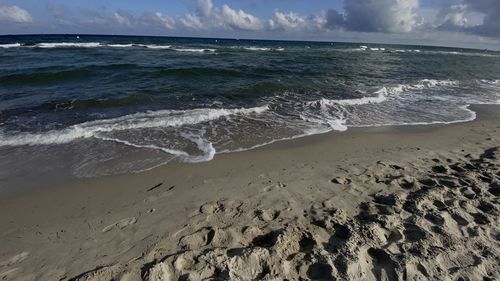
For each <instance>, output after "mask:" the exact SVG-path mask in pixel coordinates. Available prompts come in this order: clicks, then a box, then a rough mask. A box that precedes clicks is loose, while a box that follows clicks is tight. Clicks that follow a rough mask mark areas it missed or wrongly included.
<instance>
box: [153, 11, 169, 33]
mask: <svg viewBox="0 0 500 281" xmlns="http://www.w3.org/2000/svg"><path fill="white" fill-rule="evenodd" d="M151 19H152V20H153V21H155V22H157V23H159V24H161V25H163V27H165V28H166V29H175V20H174V19H173V18H172V17H170V16H167V15H163V14H162V13H160V12H156V13H154V14H153V15H152V17H151Z"/></svg>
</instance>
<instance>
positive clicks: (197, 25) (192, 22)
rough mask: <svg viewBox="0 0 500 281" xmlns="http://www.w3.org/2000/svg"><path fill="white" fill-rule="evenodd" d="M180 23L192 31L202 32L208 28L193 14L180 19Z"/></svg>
mask: <svg viewBox="0 0 500 281" xmlns="http://www.w3.org/2000/svg"><path fill="white" fill-rule="evenodd" d="M180 22H181V23H182V24H183V25H184V26H185V27H187V28H190V29H196V30H201V29H205V28H206V26H204V25H203V23H202V22H201V18H200V17H198V16H196V15H193V14H187V15H185V16H184V17H182V18H181V19H180Z"/></svg>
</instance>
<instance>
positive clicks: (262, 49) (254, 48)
mask: <svg viewBox="0 0 500 281" xmlns="http://www.w3.org/2000/svg"><path fill="white" fill-rule="evenodd" d="M243 49H244V50H247V51H271V50H272V49H271V48H266V47H243Z"/></svg>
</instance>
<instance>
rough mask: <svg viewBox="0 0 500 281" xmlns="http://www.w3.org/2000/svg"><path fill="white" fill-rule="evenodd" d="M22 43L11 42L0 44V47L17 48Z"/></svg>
mask: <svg viewBox="0 0 500 281" xmlns="http://www.w3.org/2000/svg"><path fill="white" fill-rule="evenodd" d="M21 46H22V45H21V44H19V43H12V44H0V48H4V49H8V48H18V47H21Z"/></svg>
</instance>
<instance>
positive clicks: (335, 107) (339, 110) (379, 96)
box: [299, 79, 459, 131]
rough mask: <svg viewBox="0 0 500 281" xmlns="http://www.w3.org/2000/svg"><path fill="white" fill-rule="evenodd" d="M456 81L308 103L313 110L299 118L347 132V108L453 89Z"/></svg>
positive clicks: (423, 82) (429, 81)
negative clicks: (425, 90)
mask: <svg viewBox="0 0 500 281" xmlns="http://www.w3.org/2000/svg"><path fill="white" fill-rule="evenodd" d="M458 83H459V82H458V81H454V80H434V79H424V80H420V81H418V82H417V83H415V84H409V85H408V84H400V85H396V86H392V87H386V86H384V87H382V88H380V89H378V90H376V91H375V92H374V94H375V95H374V96H368V97H361V98H353V99H326V98H321V99H319V100H314V101H309V102H306V103H305V105H306V106H307V107H309V108H313V110H306V111H305V112H303V113H301V114H300V115H299V116H300V118H301V119H302V120H304V121H306V122H311V123H316V124H328V126H329V127H330V128H331V129H332V130H334V131H345V130H347V125H346V123H347V119H348V118H347V117H346V111H347V107H353V106H360V105H368V104H381V103H384V102H386V101H388V100H389V99H391V98H395V97H397V96H399V95H401V94H402V93H405V92H409V91H419V90H423V89H432V88H436V87H452V86H456V85H458Z"/></svg>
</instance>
